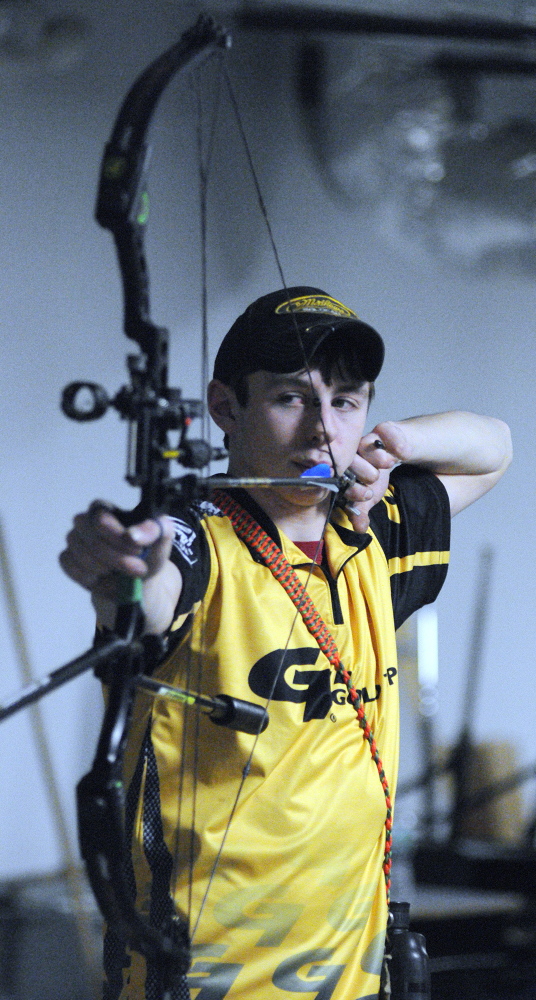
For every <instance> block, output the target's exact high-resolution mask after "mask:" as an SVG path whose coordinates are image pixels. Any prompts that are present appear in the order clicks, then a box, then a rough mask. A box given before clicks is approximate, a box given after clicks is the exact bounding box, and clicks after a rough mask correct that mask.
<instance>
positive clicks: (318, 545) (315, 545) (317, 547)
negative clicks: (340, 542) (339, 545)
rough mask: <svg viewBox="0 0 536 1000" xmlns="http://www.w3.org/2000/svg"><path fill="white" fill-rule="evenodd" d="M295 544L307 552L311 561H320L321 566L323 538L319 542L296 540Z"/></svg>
mask: <svg viewBox="0 0 536 1000" xmlns="http://www.w3.org/2000/svg"><path fill="white" fill-rule="evenodd" d="M294 544H295V545H297V546H298V548H299V549H301V550H302V552H304V553H305V555H306V556H307V558H308V559H310V560H311V562H314V563H318V565H319V566H320V565H321V563H322V553H323V551H324V539H323V538H321V539H320V541H319V542H294Z"/></svg>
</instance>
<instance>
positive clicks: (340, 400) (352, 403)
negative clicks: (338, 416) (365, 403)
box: [331, 396, 361, 411]
mask: <svg viewBox="0 0 536 1000" xmlns="http://www.w3.org/2000/svg"><path fill="white" fill-rule="evenodd" d="M331 405H332V406H334V407H335V408H336V409H337V410H348V411H350V410H359V408H360V406H361V403H360V401H359V400H358V399H354V398H353V397H351V396H336V397H335V399H334V400H332V403H331Z"/></svg>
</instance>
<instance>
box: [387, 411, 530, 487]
mask: <svg viewBox="0 0 536 1000" xmlns="http://www.w3.org/2000/svg"><path fill="white" fill-rule="evenodd" d="M374 431H375V433H377V434H378V436H379V437H380V438H381V439H382V441H383V442H384V444H385V446H386V448H387V449H388V451H390V452H392V453H393V454H396V455H397V457H398V458H399V460H400V461H402V462H407V463H409V464H411V465H419V466H421V468H425V469H429V470H430V471H431V472H435V473H436V474H438V475H447V476H449V475H454V476H459V475H477V476H478V475H487V474H490V473H499V472H500V473H502V472H504V470H505V469H506V468H507V467H508V465H509V464H510V461H511V458H512V442H511V438H510V430H509V428H508V426H507V424H505V423H504V422H503V421H502V420H497V419H496V418H495V417H485V416H480V415H479V414H477V413H468V412H464V411H461V410H453V411H451V412H448V413H435V414H431V415H429V416H421V417H410V418H408V419H406V420H399V421H386V422H385V423H382V424H378V425H377V426H376V427H375V429H374Z"/></svg>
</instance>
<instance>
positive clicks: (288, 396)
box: [277, 392, 303, 406]
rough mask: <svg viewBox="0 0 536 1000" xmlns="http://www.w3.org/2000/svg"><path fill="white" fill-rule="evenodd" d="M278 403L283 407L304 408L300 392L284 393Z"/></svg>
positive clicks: (278, 398)
mask: <svg viewBox="0 0 536 1000" xmlns="http://www.w3.org/2000/svg"><path fill="white" fill-rule="evenodd" d="M277 402H278V403H280V404H281V405H282V406H303V396H302V395H301V393H299V392H282V393H281V394H280V395H279V396H278V397H277Z"/></svg>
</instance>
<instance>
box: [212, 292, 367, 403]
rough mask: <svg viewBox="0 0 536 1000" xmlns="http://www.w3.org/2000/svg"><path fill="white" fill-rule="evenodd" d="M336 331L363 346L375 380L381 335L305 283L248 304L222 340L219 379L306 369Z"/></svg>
mask: <svg viewBox="0 0 536 1000" xmlns="http://www.w3.org/2000/svg"><path fill="white" fill-rule="evenodd" d="M333 334H338V336H339V337H341V338H342V340H343V341H344V338H345V337H347V338H348V343H349V345H350V344H351V345H352V349H353V351H355V347H356V346H357V348H358V353H359V354H360V365H361V370H362V374H363V378H364V379H365V380H366V381H367V382H374V380H375V379H376V378H377V376H378V375H379V373H380V370H381V367H382V364H383V356H384V345H383V340H382V338H381V337H380V335H379V333H377V332H376V330H374V329H373V327H371V326H369V325H368V323H363V321H362V320H361V319H359V317H358V316H357V315H356V314H355V313H354V312H353V311H352V310H351V309H348V307H347V306H344V305H343V304H342V302H338V301H337V299H333V298H332V297H331V296H330V295H327V294H326V292H323V291H321V289H320V288H309V287H307V286H301V285H300V286H297V287H294V288H283V289H280V290H279V291H277V292H271V293H270V294H269V295H263V296H261V298H260V299H256V300H255V302H252V303H251V305H250V306H248V308H247V309H246V311H245V312H243V313H242V315H241V316H239V317H238V319H237V320H235V322H234V323H233V325H232V327H231V329H230V330H229V332H228V333H227V334H226V335H225V337H224V338H223V340H222V342H221V345H220V348H219V350H218V353H217V355H216V361H215V362H214V378H217V379H219V381H220V382H223V383H224V384H225V385H233V384H236V381H237V377H239V376H241V375H250V374H251V373H252V372H256V371H268V372H277V373H279V374H286V373H290V372H296V371H301V370H302V369H303V368H304V367H306V366H307V365H309V364H311V363H312V362H313V359H314V355H315V352H316V351H317V350H318V348H319V347H320V345H321V344H322V343H323V342H324V341H325V340H326V338H327V337H329V336H331V335H333Z"/></svg>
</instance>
